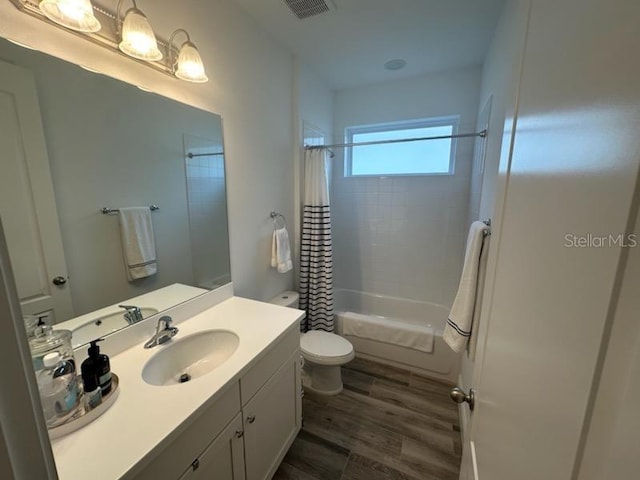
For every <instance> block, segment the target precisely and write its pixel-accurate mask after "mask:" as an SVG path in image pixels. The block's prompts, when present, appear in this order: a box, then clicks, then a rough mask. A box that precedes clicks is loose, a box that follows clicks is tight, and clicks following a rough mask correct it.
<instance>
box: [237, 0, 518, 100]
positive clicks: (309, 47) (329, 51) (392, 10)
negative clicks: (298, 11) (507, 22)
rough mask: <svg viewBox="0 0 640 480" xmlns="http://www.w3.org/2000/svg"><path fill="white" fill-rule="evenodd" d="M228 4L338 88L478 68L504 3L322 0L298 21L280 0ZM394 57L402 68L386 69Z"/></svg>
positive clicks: (482, 0)
mask: <svg viewBox="0 0 640 480" xmlns="http://www.w3.org/2000/svg"><path fill="white" fill-rule="evenodd" d="M235 1H236V2H237V3H238V4H240V5H241V6H242V7H243V8H244V9H245V11H246V12H247V13H248V14H249V15H250V16H252V17H253V18H254V19H255V20H256V21H257V23H258V24H260V25H261V26H262V27H263V28H264V29H265V30H266V31H268V32H269V33H270V34H271V35H272V36H273V37H275V38H276V40H277V41H278V42H279V43H280V44H282V46H284V47H285V48H287V49H289V50H290V51H291V52H293V53H294V54H296V55H297V56H298V57H299V58H300V59H301V61H303V62H304V63H306V64H308V65H309V66H310V67H311V68H313V69H314V70H315V71H316V72H317V73H318V74H319V75H320V76H321V77H322V78H324V80H325V81H326V82H327V83H328V84H329V86H330V87H331V88H333V89H336V90H340V89H344V88H351V87H356V86H360V85H365V84H371V83H378V82H383V81H387V80H392V79H399V78H407V77H413V76H417V75H422V74H426V73H432V72H438V71H444V70H450V69H456V68H463V67H467V66H472V65H480V64H482V62H483V61H484V57H485V55H486V52H487V49H488V47H489V43H490V41H491V38H492V36H493V31H494V28H495V26H496V23H497V21H498V18H499V16H500V12H501V10H502V7H503V5H504V1H505V0H325V1H326V2H327V4H329V7H330V9H331V10H330V11H329V12H326V13H323V14H320V15H317V16H313V17H310V18H307V19H304V20H299V19H298V18H296V16H294V14H293V13H292V12H291V11H290V10H289V8H288V7H287V5H286V4H285V2H284V0H235ZM334 7H335V8H334ZM395 58H402V59H404V60H406V61H407V65H406V67H405V68H403V69H402V70H396V71H388V70H385V69H384V67H383V65H384V63H385V62H386V61H388V60H391V59H395Z"/></svg>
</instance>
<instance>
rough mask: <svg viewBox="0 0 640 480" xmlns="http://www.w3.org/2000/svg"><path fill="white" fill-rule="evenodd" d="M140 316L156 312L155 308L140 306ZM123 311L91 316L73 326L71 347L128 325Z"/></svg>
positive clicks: (146, 316)
mask: <svg viewBox="0 0 640 480" xmlns="http://www.w3.org/2000/svg"><path fill="white" fill-rule="evenodd" d="M140 310H141V312H142V318H148V317H150V316H151V315H155V314H156V313H158V310H156V309H155V308H141V309H140ZM124 314H125V311H124V310H122V311H118V312H114V313H110V314H109V315H103V316H102V317H98V318H92V319H91V320H88V321H87V322H86V323H83V324H82V325H80V326H78V327H76V328H74V329H73V330H72V331H71V334H72V335H71V343H72V344H73V348H76V347H79V346H80V345H84V344H85V343H89V342H90V341H92V340H96V339H98V338H100V337H103V336H105V335H108V334H109V333H113V332H115V331H117V330H120V329H121V328H123V327H126V326H127V325H129V324H128V323H127V321H126V320H125V319H124Z"/></svg>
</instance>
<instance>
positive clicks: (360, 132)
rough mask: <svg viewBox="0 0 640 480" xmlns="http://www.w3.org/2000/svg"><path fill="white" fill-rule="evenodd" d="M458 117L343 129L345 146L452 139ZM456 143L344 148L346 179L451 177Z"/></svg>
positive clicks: (403, 143) (439, 142)
mask: <svg viewBox="0 0 640 480" xmlns="http://www.w3.org/2000/svg"><path fill="white" fill-rule="evenodd" d="M457 131H458V117H446V118H429V119H424V120H411V121H408V122H394V123H385V124H378V125H363V126H357V127H348V128H347V129H345V143H362V142H377V141H385V140H402V139H407V138H422V137H439V136H447V135H454V134H456V133H457ZM455 145H456V142H455V139H451V138H446V139H440V140H418V141H412V142H398V143H383V144H377V145H367V146H355V147H347V148H345V176H347V177H358V176H386V175H453V171H454V157H455Z"/></svg>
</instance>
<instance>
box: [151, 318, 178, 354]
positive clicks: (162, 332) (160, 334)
mask: <svg viewBox="0 0 640 480" xmlns="http://www.w3.org/2000/svg"><path fill="white" fill-rule="evenodd" d="M172 321H173V320H172V319H171V317H168V316H164V317H160V320H158V325H157V326H156V333H155V335H154V336H153V337H151V338H150V339H149V341H148V342H147V343H145V344H144V348H151V347H155V346H156V345H162V344H163V343H165V342H168V341H169V340H171V339H172V338H173V337H175V336H176V335H177V334H178V327H172V326H171V322H172Z"/></svg>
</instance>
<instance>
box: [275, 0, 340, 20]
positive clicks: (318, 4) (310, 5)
mask: <svg viewBox="0 0 640 480" xmlns="http://www.w3.org/2000/svg"><path fill="white" fill-rule="evenodd" d="M284 3H286V4H287V6H288V7H289V8H290V9H291V11H292V12H293V14H294V15H295V16H296V17H298V18H299V19H300V20H302V19H304V18H309V17H313V16H315V15H320V14H321V13H325V12H328V11H329V6H328V5H327V3H326V2H325V1H324V0H284Z"/></svg>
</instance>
